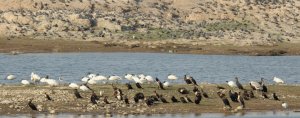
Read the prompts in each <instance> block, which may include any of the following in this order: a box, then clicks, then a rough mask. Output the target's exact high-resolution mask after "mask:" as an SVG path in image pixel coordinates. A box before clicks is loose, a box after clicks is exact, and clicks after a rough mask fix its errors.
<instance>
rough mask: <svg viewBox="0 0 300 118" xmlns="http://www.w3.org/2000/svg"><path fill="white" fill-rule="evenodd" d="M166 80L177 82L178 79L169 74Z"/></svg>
mask: <svg viewBox="0 0 300 118" xmlns="http://www.w3.org/2000/svg"><path fill="white" fill-rule="evenodd" d="M168 79H169V80H177V79H178V77H177V76H176V75H174V74H169V75H168Z"/></svg>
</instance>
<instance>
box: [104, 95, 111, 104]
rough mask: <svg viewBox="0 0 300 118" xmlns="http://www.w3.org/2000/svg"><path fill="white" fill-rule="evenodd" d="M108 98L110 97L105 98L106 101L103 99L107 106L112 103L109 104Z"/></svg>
mask: <svg viewBox="0 0 300 118" xmlns="http://www.w3.org/2000/svg"><path fill="white" fill-rule="evenodd" d="M107 98H108V97H107V96H105V97H104V99H103V101H104V103H105V104H110V103H109V102H108V99H107Z"/></svg>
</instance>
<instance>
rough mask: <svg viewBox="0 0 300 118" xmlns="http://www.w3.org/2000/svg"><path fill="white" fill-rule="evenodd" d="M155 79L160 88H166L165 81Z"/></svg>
mask: <svg viewBox="0 0 300 118" xmlns="http://www.w3.org/2000/svg"><path fill="white" fill-rule="evenodd" d="M155 81H156V83H157V85H158V88H160V89H162V90H165V88H164V85H163V83H161V81H160V80H159V79H158V78H155Z"/></svg>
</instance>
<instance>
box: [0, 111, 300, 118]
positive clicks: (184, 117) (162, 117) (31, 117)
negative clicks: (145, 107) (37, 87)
mask: <svg viewBox="0 0 300 118" xmlns="http://www.w3.org/2000/svg"><path fill="white" fill-rule="evenodd" d="M299 116H300V113H299V112H292V111H280V112H278V111H277V112H275V111H269V112H246V113H236V114H223V113H203V114H154V115H128V116H119V115H113V117H118V118H223V117H225V118H240V117H241V118H286V117H289V118H299ZM0 117H2V118H11V117H13V118H98V117H99V118H101V117H105V115H96V114H94V115H79V114H25V115H24V114H22V115H2V116H1V115H0Z"/></svg>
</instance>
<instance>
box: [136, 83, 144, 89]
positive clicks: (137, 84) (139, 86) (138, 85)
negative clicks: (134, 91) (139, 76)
mask: <svg viewBox="0 0 300 118" xmlns="http://www.w3.org/2000/svg"><path fill="white" fill-rule="evenodd" d="M135 86H136V87H137V88H139V89H143V87H142V86H141V84H140V83H138V82H137V83H135Z"/></svg>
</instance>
